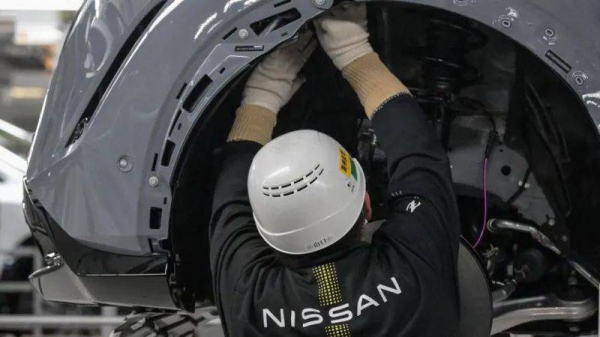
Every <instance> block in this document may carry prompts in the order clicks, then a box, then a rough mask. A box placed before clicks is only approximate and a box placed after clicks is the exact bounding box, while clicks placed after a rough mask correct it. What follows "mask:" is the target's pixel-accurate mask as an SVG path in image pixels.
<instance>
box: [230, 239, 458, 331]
mask: <svg viewBox="0 0 600 337" xmlns="http://www.w3.org/2000/svg"><path fill="white" fill-rule="evenodd" d="M374 240H375V243H373V244H372V245H368V244H366V243H365V244H358V245H355V246H353V247H347V248H346V249H345V250H342V251H340V252H339V254H338V256H335V257H334V260H331V257H329V258H326V257H322V258H317V259H314V260H313V261H309V260H305V259H301V258H295V257H294V258H286V257H281V258H277V257H265V258H263V260H262V261H260V262H258V263H257V264H256V265H255V266H253V267H252V268H249V269H248V270H247V271H246V272H245V273H244V275H243V276H242V277H241V279H240V280H239V281H238V283H237V285H236V291H235V294H233V298H232V302H231V303H230V304H231V306H230V308H229V309H227V310H226V311H224V314H225V315H226V317H225V321H226V322H227V330H228V331H229V333H230V335H232V336H442V335H443V336H455V335H456V334H457V329H458V326H457V322H458V310H457V308H456V304H457V298H456V296H455V294H456V292H455V282H454V280H453V277H452V276H451V275H448V274H446V275H444V274H445V272H444V271H443V270H442V271H440V270H437V268H439V266H432V265H431V264H430V263H429V262H427V261H426V257H422V256H419V255H415V254H414V253H413V252H412V251H411V248H409V247H406V246H404V245H403V244H402V243H401V242H396V243H390V242H384V243H383V244H378V242H382V241H388V239H387V237H386V235H385V234H384V233H376V234H375V238H374ZM440 263H447V264H448V265H452V261H451V256H450V255H448V256H447V261H440Z"/></svg>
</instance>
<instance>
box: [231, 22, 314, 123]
mask: <svg viewBox="0 0 600 337" xmlns="http://www.w3.org/2000/svg"><path fill="white" fill-rule="evenodd" d="M316 46H317V41H316V40H315V39H314V37H313V34H312V32H310V31H308V32H306V33H304V34H301V35H300V37H298V39H297V40H296V41H295V42H292V43H291V44H288V45H285V46H283V47H281V48H279V49H277V50H275V51H274V52H272V53H271V54H269V55H268V56H267V57H266V58H265V59H264V60H263V61H262V62H261V63H260V64H259V65H258V66H257V67H256V68H255V69H254V72H253V73H252V75H250V78H249V79H248V82H247V83H246V87H245V89H244V92H243V95H242V106H245V105H256V106H260V107H263V108H266V109H268V110H270V111H271V112H273V113H275V115H277V113H279V110H281V108H282V107H283V106H284V105H286V104H287V103H288V102H289V101H290V99H291V98H292V96H294V94H295V93H296V92H297V91H298V89H300V87H301V86H302V84H304V82H306V79H305V78H304V77H303V76H299V75H298V73H299V72H300V70H301V69H302V67H303V66H304V64H305V63H306V61H307V60H308V58H309V57H310V55H311V54H312V53H313V51H314V50H315V47H316Z"/></svg>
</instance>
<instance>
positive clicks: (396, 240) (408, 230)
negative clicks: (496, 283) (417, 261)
mask: <svg viewBox="0 0 600 337" xmlns="http://www.w3.org/2000/svg"><path fill="white" fill-rule="evenodd" d="M373 125H374V128H375V133H376V134H377V137H378V139H379V142H380V144H381V146H382V147H383V150H384V152H385V153H386V155H387V158H388V172H389V178H390V182H389V190H388V193H389V195H388V196H389V206H390V215H389V217H388V221H387V222H386V223H385V224H384V225H383V226H382V228H381V229H380V230H379V231H378V233H376V235H375V236H374V237H373V242H374V243H375V244H384V245H388V246H389V245H391V246H398V245H401V246H402V249H409V250H410V251H411V252H412V253H413V254H414V255H416V256H418V257H419V258H421V259H423V260H424V261H425V262H426V263H427V264H429V265H430V266H431V267H432V268H434V269H436V270H438V271H440V272H443V273H444V274H445V275H446V276H447V277H454V276H455V270H456V261H457V256H458V244H459V240H460V237H459V236H460V226H459V216H458V209H457V205H456V200H455V198H456V197H455V194H454V191H453V185H452V176H451V173H450V165H449V161H448V157H447V155H446V152H445V151H444V149H443V148H442V146H441V144H440V143H439V141H438V140H437V136H436V134H435V131H434V127H433V125H431V124H430V122H429V121H428V120H427V118H426V117H425V115H424V114H423V112H422V111H421V109H420V107H419V105H418V104H417V102H416V101H415V100H414V99H413V98H412V97H411V96H410V95H408V94H401V95H399V96H397V97H395V98H393V99H391V100H389V101H388V102H386V103H384V104H383V105H382V106H381V108H380V109H379V110H378V111H377V112H376V113H375V115H374V117H373Z"/></svg>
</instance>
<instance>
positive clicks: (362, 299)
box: [262, 277, 402, 329]
mask: <svg viewBox="0 0 600 337" xmlns="http://www.w3.org/2000/svg"><path fill="white" fill-rule="evenodd" d="M390 280H391V282H392V284H391V285H389V284H388V285H385V284H378V285H377V287H376V288H377V293H378V294H379V297H380V301H381V302H378V301H377V300H375V299H374V298H372V297H370V296H369V295H367V294H362V295H360V296H359V297H358V300H357V301H356V306H354V307H351V306H350V304H349V303H343V304H341V305H338V306H336V307H333V308H331V309H329V311H326V315H327V316H328V318H329V320H328V322H327V324H340V323H344V322H349V321H352V319H353V318H354V317H358V316H360V315H362V314H364V312H365V311H368V309H369V308H371V307H378V306H380V305H382V304H385V303H387V302H388V300H389V299H388V296H390V294H393V295H396V296H398V295H400V294H402V289H401V288H400V285H399V284H398V281H396V278H395V277H392V278H390ZM386 295H387V296H386ZM354 308H355V309H354ZM354 310H356V315H354ZM274 311H275V312H277V311H279V315H276V314H274V313H273V312H272V311H271V310H269V309H266V308H264V309H262V314H263V327H264V328H265V329H266V328H274V327H279V328H285V327H286V317H289V322H290V327H296V311H297V310H292V309H284V308H280V309H279V310H274ZM286 313H287V315H286ZM300 316H301V322H299V323H298V324H299V325H300V324H301V325H302V327H303V328H307V327H309V326H313V325H318V324H323V323H325V318H324V317H323V313H321V310H319V309H315V308H304V309H302V311H301V315H300ZM269 323H270V324H269Z"/></svg>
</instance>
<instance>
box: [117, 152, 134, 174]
mask: <svg viewBox="0 0 600 337" xmlns="http://www.w3.org/2000/svg"><path fill="white" fill-rule="evenodd" d="M117 166H118V167H119V170H120V171H121V172H129V171H131V169H132V168H133V161H132V160H131V158H129V156H121V157H120V158H119V161H117Z"/></svg>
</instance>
